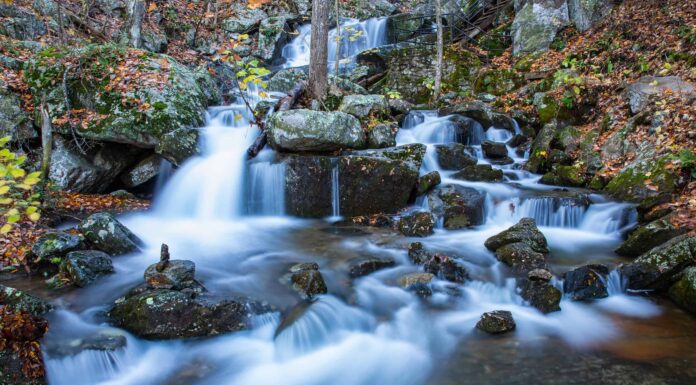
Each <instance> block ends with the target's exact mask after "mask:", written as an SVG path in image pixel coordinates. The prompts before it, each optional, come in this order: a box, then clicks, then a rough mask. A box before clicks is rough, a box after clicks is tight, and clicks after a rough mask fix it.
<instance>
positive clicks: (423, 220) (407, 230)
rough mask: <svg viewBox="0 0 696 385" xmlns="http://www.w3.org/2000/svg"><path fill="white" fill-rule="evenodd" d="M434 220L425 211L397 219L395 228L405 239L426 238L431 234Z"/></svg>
mask: <svg viewBox="0 0 696 385" xmlns="http://www.w3.org/2000/svg"><path fill="white" fill-rule="evenodd" d="M434 226H435V219H434V218H433V215H432V214H431V213H429V212H427V211H419V212H415V213H412V214H408V215H404V216H402V217H401V218H399V222H398V224H397V227H398V228H399V231H400V232H401V234H403V235H405V236H407V237H427V236H428V235H430V234H432V233H433V227H434Z"/></svg>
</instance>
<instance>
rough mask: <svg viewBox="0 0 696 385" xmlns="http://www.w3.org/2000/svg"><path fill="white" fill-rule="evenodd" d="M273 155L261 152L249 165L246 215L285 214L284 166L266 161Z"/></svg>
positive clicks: (268, 151) (267, 151)
mask: <svg viewBox="0 0 696 385" xmlns="http://www.w3.org/2000/svg"><path fill="white" fill-rule="evenodd" d="M266 154H268V155H266ZM273 155H274V153H273V151H270V150H266V151H263V153H262V154H259V156H258V157H257V159H255V161H254V162H252V163H250V164H249V173H248V177H247V186H248V188H249V191H248V193H247V213H248V214H250V215H272V216H280V215H283V214H285V164H284V163H282V162H274V161H273V160H266V158H268V157H272V156H273Z"/></svg>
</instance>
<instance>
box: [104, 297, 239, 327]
mask: <svg viewBox="0 0 696 385" xmlns="http://www.w3.org/2000/svg"><path fill="white" fill-rule="evenodd" d="M250 316H251V311H250V310H249V308H248V302H247V301H246V300H243V299H225V300H221V299H218V298H214V297H212V296H209V295H201V296H194V295H192V294H191V293H187V292H184V291H176V290H167V289H157V290H148V291H144V292H139V291H137V290H133V291H132V292H131V293H129V294H127V295H126V296H124V297H121V298H119V299H117V300H116V302H115V303H114V306H113V307H112V308H111V311H110V312H109V317H110V319H111V320H112V322H113V323H114V324H115V325H117V326H119V327H122V328H124V329H126V330H128V331H129V332H131V333H133V334H135V335H137V336H139V337H142V338H147V339H175V338H191V337H204V336H211V335H217V334H222V333H227V332H232V331H238V330H245V329H248V328H249V327H250V326H251V320H250Z"/></svg>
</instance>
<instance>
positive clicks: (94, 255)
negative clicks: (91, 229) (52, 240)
mask: <svg viewBox="0 0 696 385" xmlns="http://www.w3.org/2000/svg"><path fill="white" fill-rule="evenodd" d="M113 272H114V267H113V265H112V263H111V257H109V255H108V254H106V253H104V252H102V251H97V250H88V251H72V252H70V253H68V255H67V256H66V257H65V259H64V260H63V262H62V263H61V264H60V269H59V274H60V275H61V276H62V278H64V279H67V280H68V281H69V282H70V283H72V284H73V285H75V286H77V287H85V286H87V285H89V284H90V283H92V282H94V281H96V280H97V278H99V277H102V276H104V275H107V274H111V273H113Z"/></svg>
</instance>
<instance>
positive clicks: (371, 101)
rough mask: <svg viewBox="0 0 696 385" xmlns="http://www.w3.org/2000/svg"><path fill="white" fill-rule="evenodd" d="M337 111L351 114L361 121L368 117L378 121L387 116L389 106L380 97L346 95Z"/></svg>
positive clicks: (383, 98)
mask: <svg viewBox="0 0 696 385" xmlns="http://www.w3.org/2000/svg"><path fill="white" fill-rule="evenodd" d="M338 111H341V112H345V113H347V114H351V115H353V116H355V117H356V118H358V119H360V120H361V121H363V120H365V119H366V118H368V117H370V116H372V117H375V118H378V119H379V118H386V117H388V116H389V104H387V99H386V98H385V97H384V96H382V95H346V96H344V97H343V100H342V101H341V104H340V105H339V106H338Z"/></svg>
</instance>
